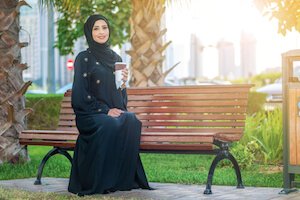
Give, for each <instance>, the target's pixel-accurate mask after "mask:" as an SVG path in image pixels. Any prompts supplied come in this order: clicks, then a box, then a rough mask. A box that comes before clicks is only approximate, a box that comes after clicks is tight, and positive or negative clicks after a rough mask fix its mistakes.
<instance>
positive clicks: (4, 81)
mask: <svg viewBox="0 0 300 200" xmlns="http://www.w3.org/2000/svg"><path fill="white" fill-rule="evenodd" d="M24 5H27V6H28V4H27V3H26V2H25V1H20V2H19V1H18V0H1V1H0V58H1V59H0V164H1V163H3V162H5V161H10V162H13V163H14V162H18V161H19V160H20V159H21V157H23V158H24V159H27V154H26V150H24V148H22V147H21V146H20V144H19V140H18V135H19V133H20V131H22V130H23V129H24V128H25V123H24V117H25V116H26V115H27V114H28V113H30V111H31V109H25V108H24V97H23V95H24V93H25V92H26V90H27V88H28V87H29V85H30V84H31V82H26V83H24V81H23V76H22V72H23V70H25V69H26V68H27V64H26V63H21V54H20V51H21V48H23V47H26V46H27V45H28V44H27V43H22V42H20V41H19V31H20V25H19V12H20V7H21V6H24Z"/></svg>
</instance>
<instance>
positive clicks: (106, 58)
mask: <svg viewBox="0 0 300 200" xmlns="http://www.w3.org/2000/svg"><path fill="white" fill-rule="evenodd" d="M97 20H104V21H105V22H106V24H107V26H108V29H109V36H110V26H109V23H108V20H107V19H106V18H105V17H104V16H103V15H91V16H90V17H89V18H88V19H87V20H86V22H85V24H84V34H85V37H86V40H87V43H88V45H89V49H88V50H90V51H91V53H92V54H93V55H94V56H95V57H96V60H97V61H99V62H100V63H102V64H104V65H105V66H108V67H111V68H112V69H114V66H115V62H120V61H121V60H122V59H121V57H120V56H119V55H118V54H117V53H116V52H114V51H113V50H112V49H110V47H109V37H108V40H107V41H106V42H105V43H103V44H99V43H97V42H95V40H93V36H92V31H93V26H94V24H95V22H96V21H97Z"/></svg>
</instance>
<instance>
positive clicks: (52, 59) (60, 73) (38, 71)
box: [20, 0, 74, 92]
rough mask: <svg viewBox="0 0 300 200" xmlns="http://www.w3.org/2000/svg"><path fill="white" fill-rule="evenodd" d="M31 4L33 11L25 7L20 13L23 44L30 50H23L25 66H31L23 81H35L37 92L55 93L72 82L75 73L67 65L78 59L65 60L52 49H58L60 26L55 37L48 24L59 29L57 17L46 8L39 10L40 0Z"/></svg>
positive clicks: (70, 56) (35, 0) (31, 1)
mask: <svg viewBox="0 0 300 200" xmlns="http://www.w3.org/2000/svg"><path fill="white" fill-rule="evenodd" d="M28 3H29V5H30V6H31V8H29V7H27V6H23V7H21V10H20V25H21V27H22V29H21V31H20V41H21V42H29V46H28V47H25V48H22V49H21V53H22V55H21V56H22V62H23V63H27V64H28V66H29V68H28V69H27V70H25V71H24V72H23V77H24V80H25V81H29V80H30V81H32V82H33V84H34V86H35V88H39V89H41V90H44V91H49V88H53V91H52V92H55V90H57V89H58V88H60V87H62V86H64V85H66V84H68V83H70V82H72V77H73V71H70V70H68V69H67V67H66V63H67V59H68V58H74V56H72V55H69V56H61V55H60V54H59V52H58V49H54V50H53V49H51V48H49V46H53V48H54V41H52V38H53V39H54V38H55V37H56V32H55V31H56V26H54V28H53V32H52V33H51V31H49V30H48V28H49V26H48V24H49V23H51V24H53V25H55V17H56V15H57V13H54V15H48V14H47V10H46V8H41V7H40V6H39V1H38V0H29V1H28ZM49 16H50V17H49ZM51 16H53V18H51ZM49 43H50V45H49ZM48 63H50V64H48Z"/></svg>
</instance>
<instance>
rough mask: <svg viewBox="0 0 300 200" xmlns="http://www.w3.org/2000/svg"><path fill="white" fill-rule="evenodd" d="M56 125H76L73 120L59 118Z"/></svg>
mask: <svg viewBox="0 0 300 200" xmlns="http://www.w3.org/2000/svg"><path fill="white" fill-rule="evenodd" d="M58 126H71V127H76V124H75V121H69V120H67V121H64V120H60V121H59V122H58Z"/></svg>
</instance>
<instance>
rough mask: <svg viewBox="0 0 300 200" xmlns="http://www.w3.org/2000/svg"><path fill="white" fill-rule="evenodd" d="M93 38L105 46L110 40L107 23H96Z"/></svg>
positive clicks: (101, 21)
mask: <svg viewBox="0 0 300 200" xmlns="http://www.w3.org/2000/svg"><path fill="white" fill-rule="evenodd" d="M92 37H93V40H95V42H97V43H99V44H104V43H105V42H106V41H107V40H108V38H109V29H108V25H107V24H106V22H105V21H104V20H102V19H99V20H97V21H96V22H95V24H94V26H93V31H92Z"/></svg>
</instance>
